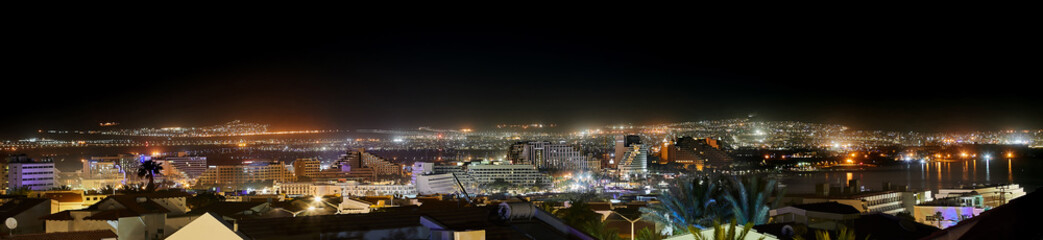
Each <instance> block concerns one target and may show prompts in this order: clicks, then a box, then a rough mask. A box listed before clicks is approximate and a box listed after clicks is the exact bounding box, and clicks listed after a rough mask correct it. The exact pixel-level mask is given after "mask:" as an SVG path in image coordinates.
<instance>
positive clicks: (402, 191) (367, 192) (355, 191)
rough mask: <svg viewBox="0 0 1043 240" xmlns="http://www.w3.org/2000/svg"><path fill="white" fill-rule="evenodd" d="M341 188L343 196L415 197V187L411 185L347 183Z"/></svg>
mask: <svg viewBox="0 0 1043 240" xmlns="http://www.w3.org/2000/svg"><path fill="white" fill-rule="evenodd" d="M341 186H342V189H343V190H341V193H342V195H343V196H386V195H405V196H415V195H416V187H413V185H368V184H366V185H363V184H358V183H357V182H347V183H343V184H342V185H341Z"/></svg>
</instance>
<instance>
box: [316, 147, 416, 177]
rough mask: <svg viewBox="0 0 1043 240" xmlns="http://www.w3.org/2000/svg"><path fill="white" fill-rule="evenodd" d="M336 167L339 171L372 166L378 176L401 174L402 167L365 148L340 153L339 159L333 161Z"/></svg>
mask: <svg viewBox="0 0 1043 240" xmlns="http://www.w3.org/2000/svg"><path fill="white" fill-rule="evenodd" d="M333 164H334V166H335V167H336V168H340V169H341V171H351V169H361V168H372V169H373V171H374V172H376V174H377V175H378V176H386V175H394V176H401V175H402V173H403V172H402V167H401V166H399V165H398V164H394V163H391V162H390V161H388V160H387V159H384V158H381V157H378V156H376V155H373V154H371V153H368V152H366V151H365V149H359V150H358V151H350V152H348V153H346V154H343V155H341V157H340V159H338V160H337V161H336V162H334V163H333Z"/></svg>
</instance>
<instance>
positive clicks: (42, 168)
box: [7, 155, 55, 191]
mask: <svg viewBox="0 0 1043 240" xmlns="http://www.w3.org/2000/svg"><path fill="white" fill-rule="evenodd" d="M54 175H55V169H54V162H52V161H51V160H50V159H43V160H33V159H30V158H28V157H25V155H20V156H15V157H12V158H11V159H10V161H8V163H7V188H8V189H18V188H22V187H27V188H29V189H32V190H33V191H44V190H50V189H51V188H54V180H55V179H54Z"/></svg>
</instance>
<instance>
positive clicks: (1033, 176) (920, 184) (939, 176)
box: [782, 159, 1043, 193]
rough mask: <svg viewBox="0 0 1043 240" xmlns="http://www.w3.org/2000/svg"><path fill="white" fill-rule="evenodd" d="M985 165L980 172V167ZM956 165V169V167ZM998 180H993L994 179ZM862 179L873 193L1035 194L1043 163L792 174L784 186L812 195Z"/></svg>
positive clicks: (975, 162) (1042, 180)
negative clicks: (1016, 189) (980, 190)
mask: <svg viewBox="0 0 1043 240" xmlns="http://www.w3.org/2000/svg"><path fill="white" fill-rule="evenodd" d="M979 164H981V165H984V166H983V167H981V168H979V167H978V165H979ZM954 165H955V166H954ZM993 175H996V176H999V178H998V179H993V178H992V176H993ZM851 179H859V180H861V182H862V183H863V184H864V185H865V187H866V188H867V189H870V190H880V189H881V188H882V187H881V186H882V184H883V183H884V182H890V183H892V184H895V185H903V184H904V185H906V186H908V187H909V188H910V189H913V190H938V189H940V188H952V187H959V186H961V185H971V184H1001V183H1017V184H1021V185H1022V187H1024V188H1025V191H1032V190H1035V189H1036V188H1038V187H1040V186H1043V160H1040V159H994V160H968V161H960V162H944V163H943V162H932V163H911V164H904V165H898V166H888V167H879V168H875V169H868V170H864V171H833V172H815V173H802V174H790V175H788V176H787V177H785V178H784V179H783V180H782V182H783V183H785V184H786V186H787V188H789V189H788V190H787V191H788V192H790V193H813V192H814V191H815V184H819V183H829V184H830V185H831V186H843V185H844V184H846V183H847V182H848V181H849V180H851Z"/></svg>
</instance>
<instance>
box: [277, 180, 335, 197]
mask: <svg viewBox="0 0 1043 240" xmlns="http://www.w3.org/2000/svg"><path fill="white" fill-rule="evenodd" d="M273 189H274V191H275V193H279V194H286V195H288V196H326V195H337V194H341V193H342V191H343V190H344V186H343V185H337V184H331V183H311V182H289V183H284V182H275V184H274V186H273Z"/></svg>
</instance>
